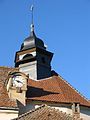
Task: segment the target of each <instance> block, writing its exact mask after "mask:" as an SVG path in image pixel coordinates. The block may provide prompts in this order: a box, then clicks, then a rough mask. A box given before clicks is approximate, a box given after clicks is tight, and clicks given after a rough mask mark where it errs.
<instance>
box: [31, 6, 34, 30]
mask: <svg viewBox="0 0 90 120" xmlns="http://www.w3.org/2000/svg"><path fill="white" fill-rule="evenodd" d="M31 12H32V13H31V15H32V18H31V19H32V21H31V32H33V31H34V19H33V13H34V5H33V4H32V5H31Z"/></svg>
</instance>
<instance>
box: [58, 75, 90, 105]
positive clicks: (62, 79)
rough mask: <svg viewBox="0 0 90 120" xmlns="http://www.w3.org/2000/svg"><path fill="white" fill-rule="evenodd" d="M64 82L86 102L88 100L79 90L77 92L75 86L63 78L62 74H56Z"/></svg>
mask: <svg viewBox="0 0 90 120" xmlns="http://www.w3.org/2000/svg"><path fill="white" fill-rule="evenodd" d="M58 77H60V78H61V79H62V80H63V81H64V82H65V83H66V84H68V85H69V86H70V87H71V88H72V89H73V90H75V91H76V92H77V93H78V94H79V95H80V96H81V97H82V98H84V99H85V100H86V101H87V102H88V103H89V100H88V98H86V97H85V96H84V95H83V94H82V93H81V92H79V91H78V90H77V89H76V88H74V87H73V86H72V85H71V84H70V83H69V82H68V81H67V80H65V79H64V78H63V77H62V76H60V75H58Z"/></svg>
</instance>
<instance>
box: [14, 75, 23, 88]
mask: <svg viewBox="0 0 90 120" xmlns="http://www.w3.org/2000/svg"><path fill="white" fill-rule="evenodd" d="M24 82H25V78H24V77H22V76H20V75H14V76H13V77H12V84H13V87H19V88H21V87H23V85H24Z"/></svg>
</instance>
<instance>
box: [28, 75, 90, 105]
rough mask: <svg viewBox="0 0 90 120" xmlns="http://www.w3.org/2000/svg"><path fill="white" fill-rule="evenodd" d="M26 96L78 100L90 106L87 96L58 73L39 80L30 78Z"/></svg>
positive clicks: (29, 98)
mask: <svg viewBox="0 0 90 120" xmlns="http://www.w3.org/2000/svg"><path fill="white" fill-rule="evenodd" d="M26 97H27V101H29V100H39V101H48V102H59V103H60V102H62V103H73V102H77V103H80V104H81V105H85V106H89V107H90V102H89V101H88V100H87V99H86V98H85V97H83V96H82V95H81V94H79V93H78V92H77V91H76V90H75V89H74V88H73V87H72V86H70V84H68V82H66V81H65V80H63V79H62V78H61V77H60V76H56V75H53V76H52V77H50V78H47V79H44V80H39V81H34V80H31V79H30V80H28V90H27V96H26Z"/></svg>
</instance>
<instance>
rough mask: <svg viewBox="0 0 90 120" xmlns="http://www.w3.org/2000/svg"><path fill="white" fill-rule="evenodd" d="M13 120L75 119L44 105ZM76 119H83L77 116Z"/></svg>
mask: <svg viewBox="0 0 90 120" xmlns="http://www.w3.org/2000/svg"><path fill="white" fill-rule="evenodd" d="M13 120H75V119H73V117H72V116H71V115H68V114H66V113H64V112H62V111H59V110H56V109H54V108H51V107H48V106H46V105H43V106H41V107H39V108H37V109H35V110H32V111H29V112H27V113H25V114H23V115H21V116H19V117H18V118H16V119H13ZM76 120H82V119H80V118H77V119H76Z"/></svg>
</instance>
